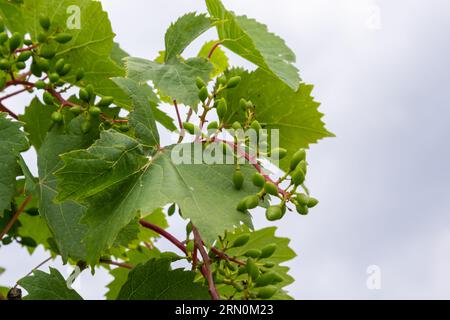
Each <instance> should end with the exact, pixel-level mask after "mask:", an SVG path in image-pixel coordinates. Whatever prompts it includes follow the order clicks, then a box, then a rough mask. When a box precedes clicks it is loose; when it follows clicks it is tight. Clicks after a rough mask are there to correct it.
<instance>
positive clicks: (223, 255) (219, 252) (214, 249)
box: [211, 247, 245, 266]
mask: <svg viewBox="0 0 450 320" xmlns="http://www.w3.org/2000/svg"><path fill="white" fill-rule="evenodd" d="M211 251H212V252H214V254H216V255H217V256H218V257H219V258H221V259H224V260H228V261H232V262H234V263H237V264H239V265H241V266H245V262H244V261H241V260H238V259H236V258H233V257H230V256H229V255H227V254H226V253H225V252H223V251H220V250H219V249H217V248H216V247H211Z"/></svg>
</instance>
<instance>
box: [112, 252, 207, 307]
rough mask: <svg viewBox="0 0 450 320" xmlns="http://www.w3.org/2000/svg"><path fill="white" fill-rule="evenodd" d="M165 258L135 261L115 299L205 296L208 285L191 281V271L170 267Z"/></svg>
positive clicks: (163, 298)
mask: <svg viewBox="0 0 450 320" xmlns="http://www.w3.org/2000/svg"><path fill="white" fill-rule="evenodd" d="M170 262H171V261H170V260H169V259H164V258H162V259H151V260H148V261H147V262H146V263H145V264H141V265H138V266H137V267H135V268H134V269H133V270H132V271H131V272H130V273H129V274H128V279H127V282H126V283H125V284H124V285H123V286H122V289H121V290H120V292H119V295H118V297H117V299H119V300H205V299H208V298H209V294H208V288H207V287H205V286H202V285H201V284H198V283H195V282H194V278H195V272H192V271H184V270H182V269H175V270H170Z"/></svg>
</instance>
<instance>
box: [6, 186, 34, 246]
mask: <svg viewBox="0 0 450 320" xmlns="http://www.w3.org/2000/svg"><path fill="white" fill-rule="evenodd" d="M31 198H32V196H31V195H29V196H28V197H26V198H25V200H24V201H23V202H22V204H21V205H20V207H19V209H18V210H17V211H16V213H15V214H14V215H13V217H12V218H11V220H10V221H9V222H8V224H7V225H6V227H5V228H4V229H3V231H2V232H1V233H0V240H1V239H2V238H3V236H4V235H5V234H7V233H8V232H9V230H10V229H11V228H12V226H13V225H14V224H15V223H16V221H17V219H19V216H20V214H21V213H22V212H23V211H24V210H25V208H26V206H27V205H28V203H29V202H30V201H31Z"/></svg>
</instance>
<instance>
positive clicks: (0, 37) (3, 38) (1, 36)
mask: <svg viewBox="0 0 450 320" xmlns="http://www.w3.org/2000/svg"><path fill="white" fill-rule="evenodd" d="M6 41H8V34H7V33H6V32H2V33H0V44H4V43H5V42H6Z"/></svg>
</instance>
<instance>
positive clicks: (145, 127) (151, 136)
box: [113, 78, 159, 147]
mask: <svg viewBox="0 0 450 320" xmlns="http://www.w3.org/2000/svg"><path fill="white" fill-rule="evenodd" d="M113 81H114V82H115V83H116V84H117V85H118V86H119V87H120V88H121V89H122V90H123V91H124V92H125V93H126V94H127V95H128V96H129V97H130V99H131V101H132V104H133V111H132V112H131V113H130V116H129V124H130V127H131V128H133V129H134V133H135V136H136V138H137V140H138V141H139V142H141V143H142V144H144V145H147V146H153V147H154V146H156V145H158V144H159V133H158V129H157V128H156V122H155V118H154V116H153V112H152V106H151V105H150V100H149V99H148V94H146V93H145V91H144V88H143V86H140V85H139V84H138V83H137V82H135V81H133V80H131V79H127V78H114V79H113ZM152 93H153V92H152ZM155 98H156V96H155Z"/></svg>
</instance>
